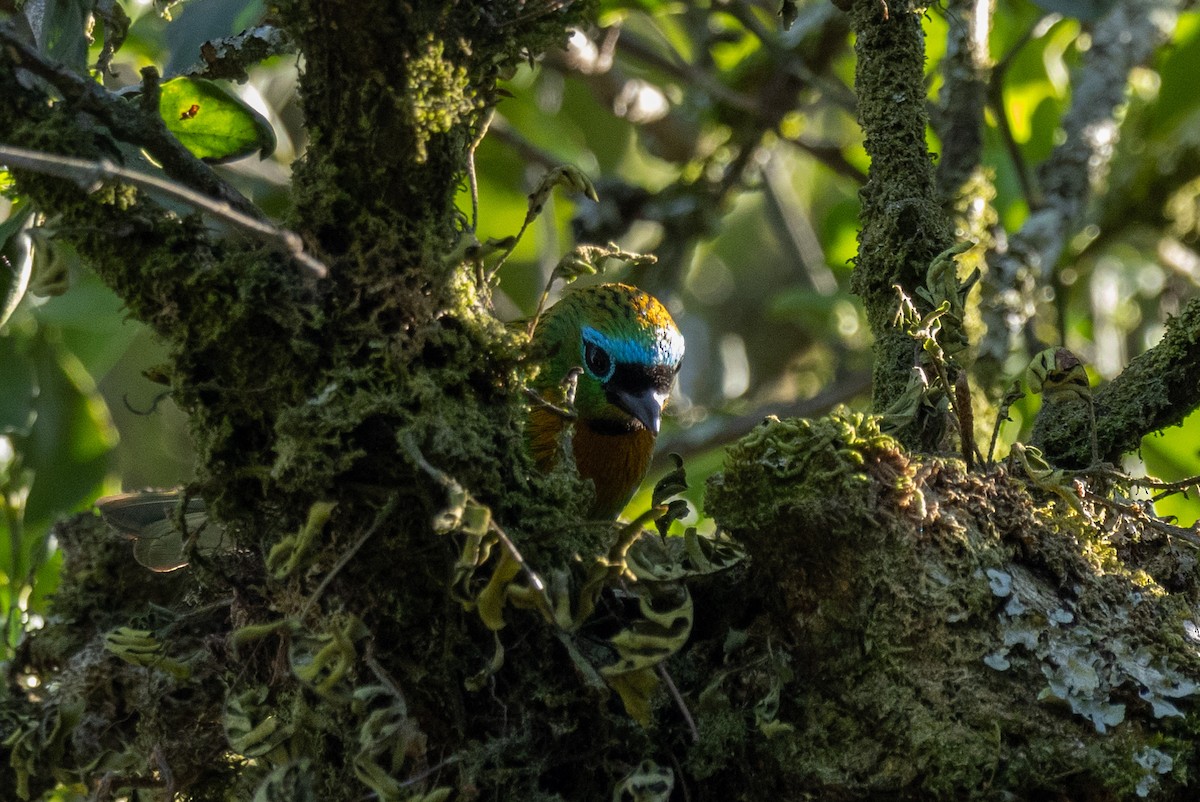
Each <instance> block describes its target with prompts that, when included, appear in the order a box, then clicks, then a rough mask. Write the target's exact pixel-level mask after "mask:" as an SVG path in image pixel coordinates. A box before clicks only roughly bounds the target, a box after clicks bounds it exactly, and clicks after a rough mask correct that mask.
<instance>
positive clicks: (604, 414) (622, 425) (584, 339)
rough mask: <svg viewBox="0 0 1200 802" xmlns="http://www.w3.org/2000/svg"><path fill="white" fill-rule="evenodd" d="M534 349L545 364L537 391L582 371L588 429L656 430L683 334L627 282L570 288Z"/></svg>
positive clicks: (579, 395) (579, 406)
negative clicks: (574, 369)
mask: <svg viewBox="0 0 1200 802" xmlns="http://www.w3.org/2000/svg"><path fill="white" fill-rule="evenodd" d="M533 349H534V357H535V358H536V359H538V360H539V361H541V362H542V363H543V369H542V371H541V373H540V375H539V376H538V378H537V386H538V387H539V388H543V389H544V388H550V387H553V386H555V385H556V384H558V383H559V382H561V381H562V380H563V378H565V377H566V375H567V374H568V373H569V372H570V370H571V369H572V368H574V367H580V368H582V369H583V373H582V374H581V375H580V376H579V381H578V384H577V387H576V391H575V409H576V411H577V412H578V414H579V417H580V418H581V419H582V420H584V421H587V422H588V423H589V424H590V425H591V426H592V427H593V428H595V429H598V430H600V431H602V432H603V431H609V432H611V433H613V434H616V433H620V432H627V431H635V430H637V429H639V428H645V429H648V430H649V431H650V432H652V433H653V434H658V428H659V423H660V422H661V420H662V409H663V405H664V404H665V403H666V401H667V396H668V395H669V394H670V392H671V385H672V384H673V383H674V381H675V374H676V373H678V372H679V364H680V361H681V360H682V359H683V335H681V334H680V333H679V329H678V328H676V326H675V321H673V320H672V319H671V315H670V313H668V312H667V310H666V308H665V307H664V306H663V305H662V304H661V303H659V302H658V301H657V300H656V299H655V298H654V297H653V296H652V295H649V294H647V293H644V292H642V291H641V290H639V289H636V288H635V287H629V286H626V285H624V284H601V285H598V286H595V287H588V288H585V289H581V290H576V291H575V292H572V293H569V294H568V295H566V296H565V297H564V298H563V299H562V300H561V301H559V302H558V303H557V304H555V305H554V307H552V308H551V309H550V311H549V312H547V313H546V316H545V318H543V319H542V321H541V323H540V324H539V326H538V328H537V331H536V332H535V333H534V337H533Z"/></svg>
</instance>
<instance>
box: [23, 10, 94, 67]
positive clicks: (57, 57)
mask: <svg viewBox="0 0 1200 802" xmlns="http://www.w3.org/2000/svg"><path fill="white" fill-rule="evenodd" d="M22 10H23V11H24V13H25V18H26V19H27V20H28V21H29V27H30V28H31V29H32V30H33V34H34V37H35V39H36V40H37V45H38V50H40V51H41V52H42V53H44V54H45V55H47V56H49V57H50V58H51V59H52V60H54V61H57V62H58V63H59V64H62V65H63V66H65V67H67V68H69V69H71V70H74V71H75V72H77V73H79V74H80V75H83V74H86V73H87V61H88V58H87V56H88V39H87V30H86V29H87V28H88V26H89V25H90V22H89V19H90V17H91V11H92V4H91V3H90V2H89V0H30V2H28V3H26V4H25V7H24V8H23V9H22Z"/></svg>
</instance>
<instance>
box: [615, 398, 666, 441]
mask: <svg viewBox="0 0 1200 802" xmlns="http://www.w3.org/2000/svg"><path fill="white" fill-rule="evenodd" d="M612 395H613V400H614V401H615V402H616V404H617V406H619V407H620V408H621V409H623V410H625V411H626V412H628V413H629V414H630V415H632V416H633V417H635V418H637V419H638V420H639V421H641V422H642V425H643V426H645V427H646V428H647V429H649V430H650V432H651V433H652V434H658V429H659V425H660V424H661V423H662V410H663V404H665V403H666V402H667V394H666V393H664V392H662V391H661V390H656V389H654V388H653V387H647V388H646V389H645V390H642V391H640V392H636V393H631V392H628V391H625V390H614V391H613V394H612Z"/></svg>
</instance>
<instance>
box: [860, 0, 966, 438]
mask: <svg viewBox="0 0 1200 802" xmlns="http://www.w3.org/2000/svg"><path fill="white" fill-rule="evenodd" d="M923 12H924V9H923V7H918V6H917V5H915V4H913V3H911V2H903V3H887V4H885V3H882V2H880V0H858V1H857V2H855V3H854V5H853V7H852V9H851V12H850V13H851V23H852V27H853V30H854V33H855V35H856V37H857V39H856V44H855V53H856V54H857V56H858V62H857V67H856V71H855V81H854V83H855V89H856V91H857V93H858V117H859V123H860V124H861V125H862V129H863V134H864V135H865V143H864V144H865V147H866V150H867V154H868V155H869V156H870V157H871V168H870V172H869V180H868V182H867V185H866V186H865V187H864V188H863V189H862V191H861V193H860V197H861V199H862V211H861V213H860V215H859V219H860V221H861V223H862V228H861V230H860V231H859V235H858V243H859V250H858V257H857V261H856V264H855V268H854V277H853V283H852V287H853V289H854V291H855V292H856V293H858V295H859V297H860V298H862V302H863V306H864V307H865V308H866V313H867V320H868V322H869V323H870V326H871V332H872V333H873V334H874V336H875V346H874V349H875V366H874V382H875V386H874V393H873V402H874V408H875V409H876V410H878V411H883V410H885V409H887V408H888V407H889V406H890V405H891V404H892V403H893V402H895V401H896V400H897V398H899V397H900V395H901V394H902V393H903V391H904V388H905V386H906V385H907V383H908V381H909V378H910V377H911V375H912V368H913V365H914V360H915V355H916V353H915V344H914V342H913V339H912V338H911V337H909V336H908V335H907V334H906V333H905V332H904V331H902V330H901V329H900V328H899V327H897V326H896V325H895V324H894V322H893V321H894V318H895V314H896V309H897V304H898V298H897V295H896V291H895V289H894V286H895V285H899V286H900V287H902V288H904V289H905V290H906V292H908V294H909V295H910V296H912V295H913V289H914V288H915V287H917V286H919V285H920V284H921V282H923V281H924V279H925V273H926V271H927V270H928V268H929V265H930V263H931V262H932V261H933V259H934V257H935V256H937V255H938V254H939V253H941V252H942V251H944V250H945V249H946V248H948V247H949V246H950V245H951V243H952V242H953V236H952V232H951V230H950V226H949V223H948V221H947V218H946V215H945V214H944V212H943V211H942V208H941V203H940V200H939V197H938V193H937V189H936V185H935V182H934V172H933V162H932V159H931V157H930V154H929V149H928V147H927V146H926V143H925V128H926V125H927V124H928V115H927V113H926V110H925V84H924V72H923V69H924V64H925V35H924V32H923V30H922V28H921V16H922V14H923ZM922 311H928V310H922ZM923 432H924V427H923V426H922V422H921V421H917V422H916V423H915V424H914V425H912V426H911V427H909V428H908V430H906V431H905V432H903V433H901V439H902V440H903V441H904V442H905V444H906V445H909V446H911V447H918V448H920V447H925V448H928V447H931V446H932V445H933V444H932V443H929V442H923V440H924V439H925V436H924V434H923Z"/></svg>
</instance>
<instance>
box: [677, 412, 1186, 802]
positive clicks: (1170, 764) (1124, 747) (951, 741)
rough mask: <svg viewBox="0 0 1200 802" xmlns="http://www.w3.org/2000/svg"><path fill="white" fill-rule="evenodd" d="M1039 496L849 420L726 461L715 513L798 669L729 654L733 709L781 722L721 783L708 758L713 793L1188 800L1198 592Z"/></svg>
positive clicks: (790, 429)
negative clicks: (771, 695) (741, 546)
mask: <svg viewBox="0 0 1200 802" xmlns="http://www.w3.org/2000/svg"><path fill="white" fill-rule="evenodd" d="M1042 492H1044V491H1042V490H1040V489H1039V488H1037V487H1033V486H1027V485H1025V484H1024V483H1023V482H1021V481H1019V480H1016V479H1014V478H1012V477H1010V476H1009V475H1008V474H1007V473H1006V472H1005V471H1003V470H999V469H994V470H992V471H991V472H989V473H986V474H983V473H968V472H966V471H965V470H964V468H963V466H962V463H960V462H958V461H953V460H939V459H922V460H917V459H914V458H913V457H912V456H911V455H908V454H906V453H905V452H903V451H902V450H901V449H899V448H898V447H897V446H896V444H895V442H894V441H892V440H890V438H886V437H884V436H881V435H879V433H878V428H877V425H876V424H875V422H874V420H873V419H870V418H864V417H859V416H849V415H846V414H845V413H835V414H834V415H831V416H829V417H828V418H824V419H819V420H814V421H773V420H771V421H768V422H766V423H765V424H764V425H763V426H761V427H759V429H758V430H756V431H755V432H753V433H752V434H751V435H748V436H747V437H746V438H744V439H743V440H741V441H740V442H739V443H737V444H736V445H734V446H733V447H731V448H730V450H729V453H728V458H727V461H726V464H725V469H724V472H723V474H722V475H721V476H719V477H717V478H715V479H714V480H713V481H712V482H711V483H710V486H709V491H708V496H707V501H708V509H709V510H710V511H711V512H713V513H714V514H715V516H716V517H717V519H718V521H719V522H720V523H721V524H722V525H723V526H725V527H727V528H728V530H729V531H730V532H731V534H733V535H734V536H735V537H736V538H737V539H739V540H741V541H742V542H744V543H745V544H746V546H747V549H748V551H749V553H750V559H751V576H750V580H749V582H748V583H747V588H748V589H750V591H749V592H751V593H752V594H753V597H752V599H751V600H749V602H748V603H749V604H751V605H761V606H762V607H763V608H764V610H765V611H766V615H767V616H768V617H769V619H770V620H772V621H773V622H774V623H775V624H777V625H778V627H779V630H782V631H785V632H787V633H788V635H789V637H790V638H791V642H790V644H789V646H788V649H787V654H789V655H791V656H792V661H791V663H790V664H789V665H790V668H789V669H788V670H787V671H782V672H781V671H779V670H778V669H765V668H764V666H772V665H775V666H778V664H779V663H778V660H777V659H776V658H774V657H772V655H773V654H775V653H776V650H777V649H778V646H777V645H775V644H774V643H772V642H771V641H767V640H764V639H762V638H761V637H754V636H752V637H751V638H750V640H749V643H748V645H747V646H746V647H744V648H743V649H742V650H741V651H740V652H739V653H738V655H737V657H738V660H737V665H738V666H740V667H741V668H740V670H739V669H737V668H732V667H731V668H730V669H729V673H728V674H727V675H726V676H724V678H723V680H722V685H721V687H722V688H724V689H726V693H727V694H728V696H729V704H728V709H731V710H745V709H747V708H751V707H753V706H754V705H755V704H756V703H757V702H759V701H760V700H761V699H762V698H763V697H764V695H766V694H767V693H768V692H769V691H770V689H771V688H773V687H775V688H778V689H779V704H778V716H777V719H776V724H775V725H774V726H773V728H772V732H773V733H774V734H773V736H772V737H765V735H763V734H762V733H761V732H756V731H754V730H748V731H747V733H748V734H747V739H746V742H745V743H744V744H743V745H742V748H741V750H740V752H737V753H736V754H735V753H733V752H732V751H731V753H730V756H729V758H728V759H727V760H726V761H725V762H724V765H722V757H721V754H720V750H719V748H714V746H713V745H710V744H709V743H708V742H706V741H702V744H703V745H702V746H701V747H700V748H699V750H700V751H699V752H698V753H697V754H698V755H699V756H702V757H703V766H704V770H705V771H706V772H707V773H708V776H709V777H710V780H709V784H710V786H711V785H712V784H714V783H720V782H729V783H730V784H731V786H732V784H733V783H734V778H735V777H737V776H739V775H738V773H737V772H738V767H739V766H740V765H745V764H752V765H754V764H757V765H765V766H767V767H768V768H766V769H764V770H763V773H764V774H765V775H768V776H771V777H772V778H773V782H776V783H778V782H782V783H784V784H785V786H786V787H787V788H788V789H789V790H790V792H791V793H793V794H797V795H799V794H810V795H812V796H813V797H814V798H827V799H830V798H832V799H863V800H877V799H878V800H883V799H889V800H893V799H923V800H924V799H947V800H961V799H980V800H991V799H999V798H1003V794H1013V795H1016V796H1017V797H1020V798H1031V797H1038V796H1042V795H1046V794H1061V793H1069V794H1072V795H1075V796H1078V795H1084V796H1086V797H1087V798H1094V799H1118V798H1131V797H1133V796H1135V795H1140V794H1145V795H1148V797H1149V798H1158V799H1172V800H1174V799H1179V800H1182V799H1187V798H1189V796H1188V795H1189V793H1190V791H1188V789H1187V787H1186V785H1185V783H1186V782H1187V778H1188V777H1189V776H1192V775H1194V773H1195V769H1196V766H1195V762H1196V756H1195V754H1194V750H1192V749H1190V748H1187V749H1181V748H1179V746H1178V744H1177V743H1175V742H1174V741H1173V739H1174V738H1175V737H1177V736H1176V734H1177V733H1180V732H1182V731H1190V729H1191V728H1194V727H1195V726H1196V724H1195V720H1194V716H1193V715H1191V714H1190V713H1189V710H1190V705H1191V704H1192V703H1193V701H1194V699H1195V697H1196V696H1197V695H1200V659H1198V656H1200V651H1198V650H1197V647H1196V646H1195V642H1194V641H1189V640H1188V639H1187V637H1186V636H1185V634H1184V633H1185V632H1188V631H1190V632H1193V633H1194V632H1195V627H1194V625H1193V626H1192V627H1191V629H1190V630H1189V629H1187V625H1186V624H1185V621H1190V620H1191V619H1190V618H1188V617H1187V616H1188V615H1189V613H1186V612H1185V611H1187V610H1194V607H1192V606H1191V605H1192V604H1193V602H1194V600H1195V599H1197V598H1200V585H1198V583H1197V580H1196V578H1195V577H1194V576H1193V575H1190V574H1189V575H1187V576H1186V577H1185V576H1184V575H1182V574H1180V573H1179V572H1178V571H1177V570H1176V571H1174V572H1170V571H1168V570H1167V566H1168V565H1170V562H1169V561H1168V560H1167V559H1166V558H1165V556H1164V553H1163V552H1162V551H1160V549H1169V546H1168V544H1167V542H1166V540H1165V538H1156V537H1154V536H1152V535H1148V534H1147V535H1144V536H1143V538H1144V539H1143V541H1142V542H1141V543H1140V544H1139V545H1137V546H1134V545H1133V544H1132V543H1130V542H1129V541H1127V540H1122V539H1120V538H1113V537H1112V536H1111V532H1112V531H1113V529H1112V527H1114V526H1115V527H1117V528H1118V529H1119V525H1118V523H1116V522H1113V521H1109V522H1108V523H1107V524H1104V525H1101V524H1100V522H1099V521H1098V520H1097V519H1096V518H1095V517H1087V516H1084V515H1081V514H1080V513H1079V512H1077V511H1076V510H1074V509H1073V508H1071V507H1070V506H1068V505H1067V504H1066V503H1065V502H1064V501H1062V500H1060V499H1058V498H1057V497H1054V498H1055V500H1053V501H1051V500H1050V499H1046V498H1041V497H1040V494H1041V493H1042ZM1089 515H1090V516H1098V515H1101V512H1100V511H1092V512H1091V513H1089ZM1176 559H1178V557H1177V558H1176ZM1177 564H1178V563H1177V562H1176V565H1177ZM1163 575H1167V576H1170V579H1171V581H1172V585H1173V587H1172V588H1171V589H1170V590H1168V589H1167V588H1166V587H1164V586H1162V585H1161V584H1160V583H1159V581H1158V580H1157V579H1156V576H1163ZM754 631H755V630H752V632H754ZM758 631H764V632H765V631H771V630H769V628H767V627H763V628H762V629H761V630H758ZM698 759H699V758H698ZM770 790H771V789H769V788H765V787H757V788H753V789H751V790H750V791H747V792H746V793H745V795H744V796H743V797H741V798H753V797H754V796H755V795H759V796H761V795H762V794H763V793H767V792H769V791H770Z"/></svg>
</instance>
